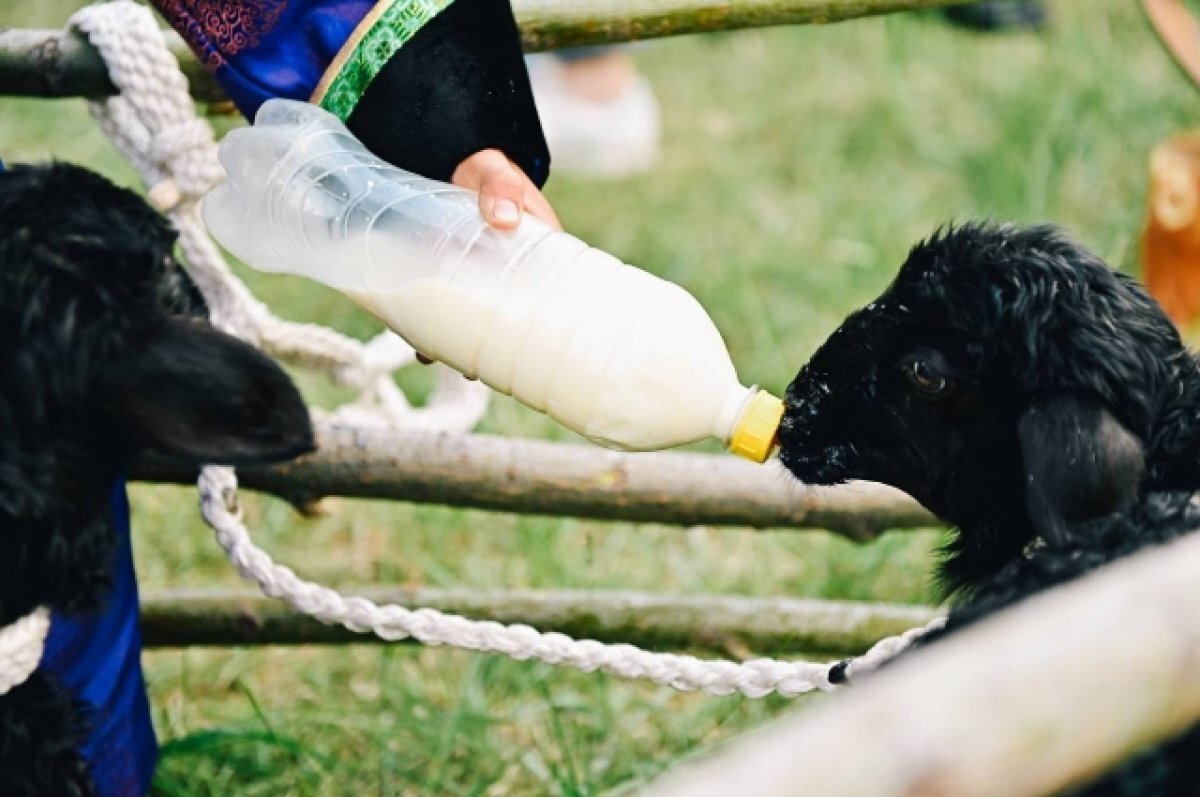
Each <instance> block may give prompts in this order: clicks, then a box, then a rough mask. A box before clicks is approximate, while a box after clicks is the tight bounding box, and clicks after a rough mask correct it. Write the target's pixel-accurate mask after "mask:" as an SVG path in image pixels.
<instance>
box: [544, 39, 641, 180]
mask: <svg viewBox="0 0 1200 797" xmlns="http://www.w3.org/2000/svg"><path fill="white" fill-rule="evenodd" d="M529 77H530V81H531V82H532V84H533V94H534V100H535V102H536V103H537V106H538V115H539V116H540V117H541V121H542V129H543V131H544V132H545V135H546V142H547V144H548V145H549V147H550V158H551V161H552V163H553V169H554V171H559V172H569V173H576V174H588V175H593V176H601V177H620V176H624V175H629V174H636V173H639V172H644V171H648V170H649V169H651V168H652V167H653V166H654V164H655V163H656V162H657V160H658V154H659V140H660V137H661V124H660V119H659V108H658V101H657V100H656V99H655V97H654V91H653V89H651V87H650V84H649V82H648V81H647V80H646V79H645V78H644V77H642V76H641V75H639V74H638V72H637V68H636V67H635V65H634V63H633V59H632V58H631V57H630V56H629V53H628V52H626V51H625V50H624V49H623V48H613V47H587V48H578V49H572V50H563V51H560V52H557V53H554V54H553V55H550V56H533V57H531V58H530V59H529Z"/></svg>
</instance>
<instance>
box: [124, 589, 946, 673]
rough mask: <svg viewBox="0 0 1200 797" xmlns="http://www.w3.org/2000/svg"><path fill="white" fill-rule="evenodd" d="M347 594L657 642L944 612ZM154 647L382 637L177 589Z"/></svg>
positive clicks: (804, 644)
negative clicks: (357, 632)
mask: <svg viewBox="0 0 1200 797" xmlns="http://www.w3.org/2000/svg"><path fill="white" fill-rule="evenodd" d="M343 591H344V592H346V593H347V594H352V595H360V596H363V597H366V598H370V599H371V600H373V601H375V602H376V603H398V604H400V605H403V606H422V607H428V608H432V609H439V610H441V611H444V612H451V613H454V614H461V615H464V616H467V617H470V618H472V619H475V620H494V621H496V622H501V623H524V624H527V625H532V626H534V627H535V628H537V629H538V630H540V631H558V632H560V633H564V634H568V635H570V636H574V637H576V638H587V639H598V640H601V641H604V642H629V643H632V644H637V645H641V646H644V647H648V648H654V649H659V650H664V649H679V648H689V649H705V650H717V651H721V652H722V653H724V654H726V655H728V653H729V652H730V651H731V650H737V651H742V650H746V649H749V650H753V651H755V652H756V653H767V652H773V651H792V652H797V651H802V652H803V653H805V654H807V655H812V654H827V655H829V656H831V657H832V656H836V655H848V654H853V653H860V652H862V651H863V650H865V649H866V648H868V647H870V646H871V645H872V644H874V643H875V642H877V641H878V640H879V639H882V638H883V637H887V636H892V635H894V634H899V633H901V632H903V631H906V630H908V629H909V628H913V627H915V626H919V625H924V624H925V623H927V622H929V620H931V619H932V618H933V616H934V614H935V610H934V609H932V608H929V607H925V606H899V605H894V604H882V603H851V602H842V601H819V600H796V599H789V598H750V597H743V596H713V595H694V596H693V595H656V594H649V593H640V592H622V591H612V590H590V591H535V590H511V591H510V590H505V591H500V590H493V591H487V590H483V591H480V590H473V589H432V588H421V589H404V588H399V587H395V588H385V587H365V588H362V589H345V590H343ZM141 625H142V634H143V636H144V638H145V642H146V645H147V646H148V647H187V646H192V645H214V646H228V645H281V644H282V645H291V644H345V643H348V642H359V643H372V642H379V641H381V640H380V639H379V638H378V637H376V636H374V635H373V634H356V633H353V632H351V631H347V630H346V629H344V628H342V627H340V626H328V625H323V624H321V623H319V622H317V621H316V620H313V619H312V618H310V617H306V616H304V615H301V614H298V613H297V612H295V611H293V610H291V609H289V608H288V607H287V606H285V605H284V604H283V603H281V602H280V601H277V600H273V599H271V598H266V597H263V596H262V595H261V594H259V593H257V592H253V591H248V590H241V591H238V590H221V589H197V590H169V591H163V592H157V593H153V592H152V593H148V594H146V595H144V596H143V598H142V622H141Z"/></svg>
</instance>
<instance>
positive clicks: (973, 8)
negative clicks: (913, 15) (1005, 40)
mask: <svg viewBox="0 0 1200 797" xmlns="http://www.w3.org/2000/svg"><path fill="white" fill-rule="evenodd" d="M944 13H945V15H946V18H947V19H948V20H950V21H951V22H953V23H954V24H956V25H960V26H962V27H964V28H972V29H974V30H985V31H991V30H1012V29H1022V28H1024V29H1030V30H1040V29H1041V28H1043V27H1045V25H1046V6H1045V4H1044V3H1043V2H1042V0H984V1H983V2H979V3H970V4H968V5H963V6H953V7H951V8H947V9H946V10H945V12H944Z"/></svg>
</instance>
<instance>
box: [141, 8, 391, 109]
mask: <svg viewBox="0 0 1200 797" xmlns="http://www.w3.org/2000/svg"><path fill="white" fill-rule="evenodd" d="M153 3H154V5H155V6H156V7H157V8H158V10H159V11H160V12H162V15H163V16H164V17H166V18H167V21H168V22H170V23H171V27H173V28H175V29H176V30H177V31H179V32H180V34H181V35H182V36H183V37H184V38H185V39H186V40H187V42H188V44H189V45H191V48H192V50H193V51H194V52H195V53H196V56H197V57H198V58H199V59H200V60H201V61H202V62H203V63H204V65H205V66H206V67H207V68H208V70H209V71H210V72H212V73H213V76H214V77H215V78H216V79H217V82H218V83H220V84H221V87H222V88H223V89H224V90H225V92H226V93H227V94H228V95H229V98H230V99H231V100H233V102H234V104H235V105H236V106H237V107H238V110H239V111H241V112H242V113H243V114H244V115H245V116H246V118H247V119H253V118H254V112H255V111H257V110H258V106H260V105H262V104H263V103H264V102H266V101H267V100H269V99H271V98H272V97H288V98H290V99H294V100H307V99H309V98H310V97H311V96H312V94H313V91H314V90H315V89H316V88H317V84H318V83H319V82H320V81H321V76H322V75H323V74H324V73H325V69H326V68H327V67H328V66H329V65H330V63H332V62H333V60H334V58H336V57H337V54H338V52H339V51H340V50H341V48H342V45H343V44H345V43H346V42H347V41H348V40H349V39H350V34H351V33H353V32H354V29H355V27H357V25H358V23H359V22H360V21H362V19H363V17H365V16H366V15H367V13H368V12H369V11H370V10H371V8H372V7H373V6H374V5H375V3H374V2H372V0H153Z"/></svg>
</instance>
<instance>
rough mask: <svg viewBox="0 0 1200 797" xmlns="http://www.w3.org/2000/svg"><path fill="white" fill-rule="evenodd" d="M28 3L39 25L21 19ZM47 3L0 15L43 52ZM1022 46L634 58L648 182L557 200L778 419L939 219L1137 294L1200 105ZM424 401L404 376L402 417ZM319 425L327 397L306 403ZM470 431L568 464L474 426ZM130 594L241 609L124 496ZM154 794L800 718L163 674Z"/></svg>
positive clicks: (446, 536)
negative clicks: (1079, 248)
mask: <svg viewBox="0 0 1200 797" xmlns="http://www.w3.org/2000/svg"><path fill="white" fill-rule="evenodd" d="M35 5H36V8H35ZM69 5H70V4H69V3H65V2H59V3H54V2H51V3H37V4H33V3H31V2H18V3H16V4H5V8H4V10H2V11H0V24H18V23H20V24H25V25H34V24H38V25H59V24H61V21H62V20H63V19H65V17H66V15H67V13H68V12H67V10H66V9H67V8H68V6H69ZM1053 9H1054V11H1055V12H1056V20H1055V25H1054V27H1053V29H1052V30H1050V31H1049V32H1047V33H1046V34H1044V35H1041V36H1034V35H1016V36H991V37H988V36H977V35H971V34H966V33H963V32H960V31H956V30H953V29H950V28H947V27H946V26H944V25H943V24H942V23H941V22H940V19H939V18H938V17H937V16H936V15H919V16H905V17H891V18H887V19H876V20H868V21H862V22H854V23H847V24H843V25H838V26H833V27H828V28H805V29H801V28H796V29H780V30H771V31H760V32H746V33H738V34H730V35H719V36H707V37H693V38H686V39H678V40H670V41H662V42H658V43H654V44H652V45H648V46H646V47H644V48H642V49H639V50H638V55H637V57H638V59H639V62H640V63H641V65H642V67H643V68H644V70H645V71H646V73H647V74H648V75H649V76H650V77H651V79H652V80H653V82H654V85H655V86H656V88H657V90H658V92H659V96H660V98H661V100H662V104H663V110H664V118H665V124H666V135H665V138H666V142H667V146H666V153H665V159H664V161H663V163H662V164H661V166H660V167H659V168H658V169H657V170H655V172H654V173H653V174H650V175H647V176H644V177H640V178H637V179H630V180H624V181H620V182H617V183H597V182H590V181H584V180H577V179H571V178H569V177H566V176H556V177H555V178H554V180H553V181H552V182H551V185H550V187H549V195H550V198H551V200H552V201H553V202H554V204H555V206H556V208H557V209H558V211H559V213H560V215H561V216H562V218H563V220H564V222H565V224H566V226H567V228H568V229H569V230H571V231H573V232H574V233H576V234H577V235H579V236H581V237H582V238H584V239H585V240H588V241H590V242H592V243H594V244H596V245H598V246H600V247H603V248H605V249H608V250H609V251H612V252H614V253H615V254H617V255H619V256H621V257H622V258H624V259H626V260H629V261H630V262H633V263H637V264H639V265H642V266H644V267H646V268H649V269H651V270H653V271H656V272H657V273H660V274H662V275H664V276H666V277H668V278H670V279H672V280H676V281H678V282H680V283H682V284H684V285H686V286H687V287H688V288H689V289H690V290H691V291H693V292H694V293H695V294H696V295H697V296H698V297H699V298H700V300H701V301H702V302H703V303H704V304H705V306H706V307H707V308H708V309H709V310H710V312H711V313H712V315H713V317H714V318H715V319H716V321H717V323H718V325H719V326H720V327H721V329H722V330H723V331H724V333H725V334H726V336H727V339H728V341H729V344H730V348H731V350H732V352H733V355H734V357H735V360H736V361H737V362H738V364H739V370H740V372H741V374H742V375H743V376H744V377H746V378H747V379H751V380H755V381H760V382H762V383H763V384H764V385H765V386H767V387H769V388H771V389H773V390H776V391H778V390H781V389H782V388H783V387H784V386H785V385H786V383H787V381H788V380H789V378H790V377H791V375H792V374H793V373H794V371H795V370H796V368H797V367H798V366H799V365H800V363H802V362H803V361H804V359H805V358H806V357H807V356H808V354H809V353H810V352H811V351H812V350H813V348H814V347H815V346H816V345H817V344H819V343H820V341H821V340H822V339H823V338H824V336H825V335H827V334H828V333H829V332H830V331H831V330H832V329H833V328H834V327H835V326H836V324H837V323H838V321H839V320H840V319H841V318H842V317H843V316H844V314H845V313H846V312H847V311H848V310H850V309H851V308H853V307H855V306H856V305H858V304H860V303H862V302H864V301H866V300H868V299H869V298H871V297H872V296H874V295H875V294H876V293H877V292H878V291H879V290H880V289H882V287H883V286H884V285H885V284H886V283H887V281H888V279H889V278H890V276H891V275H892V273H893V272H894V270H895V268H896V266H897V265H898V264H899V262H900V261H901V259H902V258H903V256H904V253H905V252H906V251H907V248H908V247H909V246H910V245H911V244H912V243H913V242H914V241H915V240H916V239H917V238H919V237H921V236H923V235H926V234H928V233H929V232H930V231H931V230H932V229H933V228H934V227H935V226H936V225H938V224H940V223H943V222H945V221H948V220H951V219H964V218H968V217H976V216H991V217H995V218H1002V219H1016V220H1021V221H1034V220H1050V221H1055V222H1059V223H1062V224H1065V225H1066V226H1068V227H1069V228H1070V229H1071V230H1073V231H1074V232H1075V234H1076V235H1078V236H1079V237H1080V238H1082V240H1084V241H1085V242H1086V243H1088V244H1089V245H1090V246H1092V247H1093V248H1095V249H1096V250H1097V251H1098V252H1100V253H1101V254H1102V255H1104V256H1105V257H1106V258H1108V259H1109V261H1110V262H1112V263H1113V264H1114V265H1117V266H1119V267H1122V268H1126V269H1130V270H1136V250H1137V247H1136V244H1137V236H1138V231H1139V226H1140V222H1141V215H1142V208H1143V204H1144V190H1145V182H1146V179H1145V176H1146V161H1147V157H1148V154H1149V151H1150V149H1151V148H1152V147H1153V146H1154V145H1155V144H1156V143H1157V142H1159V141H1161V140H1162V139H1163V138H1165V137H1167V136H1168V135H1170V134H1172V133H1174V132H1176V131H1179V130H1181V129H1185V128H1188V127H1190V126H1193V125H1195V124H1196V121H1197V116H1198V114H1197V112H1198V111H1200V102H1198V99H1200V97H1198V96H1197V94H1196V93H1195V91H1194V90H1193V89H1192V88H1191V87H1190V86H1189V85H1188V84H1187V83H1185V81H1184V80H1183V78H1182V77H1180V76H1179V74H1178V73H1177V71H1176V70H1175V68H1174V66H1173V65H1172V64H1171V63H1170V61H1169V60H1168V58H1167V56H1166V55H1165V53H1164V51H1163V50H1162V49H1161V48H1160V47H1159V46H1158V43H1157V41H1156V39H1155V38H1154V36H1153V34H1152V33H1151V31H1150V29H1149V27H1148V26H1147V25H1146V24H1145V22H1144V21H1143V19H1142V18H1141V16H1140V14H1139V12H1138V11H1137V9H1136V4H1134V3H1132V2H1119V1H1118V0H1090V2H1088V3H1067V2H1060V3H1055V4H1053ZM0 155H2V156H3V157H5V158H7V159H10V160H21V159H34V158H45V157H51V156H53V157H60V158H66V159H71V160H76V161H82V162H86V163H89V164H91V165H92V166H94V167H95V168H97V169H99V170H101V171H103V172H105V173H106V174H109V175H111V176H113V177H114V178H115V179H117V180H119V181H121V182H123V183H126V184H133V181H134V176H133V174H132V172H131V171H130V169H129V168H128V167H126V166H125V165H123V164H122V163H121V161H120V159H119V157H118V156H117V155H116V154H115V153H114V152H113V151H112V150H111V149H110V148H109V147H108V145H107V144H106V143H105V142H104V141H103V139H102V138H101V136H100V134H99V133H98V132H97V131H96V129H95V128H94V126H93V125H92V123H91V122H90V120H89V119H88V117H87V114H86V111H85V109H84V106H83V103H82V102H79V101H60V102H37V101H20V100H0ZM246 276H247V278H248V280H249V282H250V283H251V285H252V287H253V289H254V290H255V291H256V292H257V293H258V295H259V296H261V297H263V298H264V299H266V300H267V301H268V302H269V303H270V304H271V305H272V306H273V307H274V308H275V309H276V311H277V312H279V313H280V314H282V315H285V316H288V317H291V318H297V319H306V320H311V321H317V322H321V323H325V324H330V325H332V326H335V327H337V328H339V329H341V330H344V331H346V332H350V333H352V334H356V335H367V334H370V333H372V332H373V331H375V330H376V328H377V327H376V325H375V323H374V322H373V321H371V320H370V319H369V318H368V317H366V316H365V315H364V314H362V313H359V312H357V311H356V310H354V309H353V307H352V306H351V305H350V304H349V303H348V302H346V301H344V300H342V299H340V298H338V297H337V296H335V295H333V294H332V293H330V292H328V291H323V290H320V289H318V288H316V287H315V286H313V285H309V284H305V283H301V282H298V281H294V280H285V279H280V278H264V277H260V276H258V275H254V274H247V275H246ZM427 378H428V375H427V374H423V373H421V372H419V371H418V372H415V373H413V374H408V375H405V376H404V377H403V379H404V380H405V384H406V385H411V386H413V387H414V388H415V389H416V390H417V391H418V392H420V391H422V390H424V389H426V388H427V382H426V380H427ZM304 385H305V388H306V390H307V392H308V393H309V395H310V396H312V397H313V399H314V400H315V401H319V402H325V403H328V402H330V401H333V400H336V399H337V398H338V397H339V396H338V394H337V392H336V391H334V390H332V389H331V388H329V387H328V386H327V385H324V384H322V383H321V382H320V381H319V380H316V379H312V378H306V379H305V380H304ZM483 428H485V429H486V430H488V431H491V432H497V433H503V434H509V435H531V436H544V437H554V438H564V439H565V438H569V437H570V435H569V434H567V433H565V432H563V431H561V430H560V429H558V428H556V427H554V426H553V425H552V424H551V423H550V422H548V421H546V420H545V419H543V418H541V417H540V416H537V415H535V414H534V413H532V412H529V411H527V410H525V409H523V408H522V407H520V406H518V405H516V404H514V403H513V402H511V401H508V400H497V401H496V402H495V404H494V405H493V408H492V410H491V412H490V413H489V415H488V417H487V419H486V421H485V423H484V427H483ZM133 499H134V504H135V517H136V536H137V555H138V567H139V570H140V573H141V578H142V582H143V584H144V586H145V587H146V588H156V587H164V586H184V585H212V584H229V585H233V584H235V583H236V577H235V576H234V575H233V573H232V570H231V569H230V568H229V567H228V565H227V564H225V562H224V561H223V559H222V558H221V556H220V554H219V553H218V551H217V548H216V546H215V545H214V544H213V543H212V541H211V540H210V538H209V535H208V534H207V532H206V530H205V529H204V527H203V526H202V525H201V524H200V523H199V521H198V520H197V517H196V511H195V508H194V504H195V495H194V491H191V490H185V489H178V488H160V487H145V486H138V487H135V488H134V490H133ZM246 503H247V511H248V515H247V519H248V521H249V524H250V526H251V528H252V529H254V530H255V531H256V532H257V535H258V538H259V540H260V541H261V542H262V543H264V544H265V545H266V547H267V548H268V549H269V550H271V551H272V552H274V553H275V554H277V555H278V557H279V558H280V559H281V560H282V561H285V562H288V563H291V564H293V565H294V566H296V568H297V569H298V570H300V571H301V572H302V573H304V574H306V575H308V576H311V577H315V578H319V579H322V580H326V581H329V582H331V583H334V584H338V583H341V584H362V583H369V582H381V583H382V582H389V583H395V582H403V583H409V584H429V585H471V586H478V587H481V588H482V587H500V586H510V587H623V588H633V589H654V590H663V591H674V592H692V593H698V592H712V593H718V592H720V593H750V594H762V595H776V594H785V595H806V596H822V597H830V598H853V599H863V600H881V599H888V600H899V601H922V600H928V599H929V598H930V590H929V589H928V576H927V573H928V571H929V567H930V563H931V550H932V548H933V547H934V545H935V544H936V534H934V533H931V532H927V533H907V534H901V533H897V534H890V535H887V536H885V537H884V538H883V539H881V540H879V541H878V542H876V543H874V544H872V545H869V546H861V547H860V546H854V545H851V544H849V543H846V542H844V541H842V540H839V539H836V538H834V537H831V536H829V535H825V534H820V533H810V534H793V533H766V534H760V533H750V532H745V531H738V530H719V529H705V528H697V529H689V530H686V531H684V530H678V529H670V528H659V527H653V526H633V525H630V524H602V523H590V522H582V521H576V520H554V519H538V518H518V517H511V516H505V515H495V514H488V513H483V512H474V511H457V510H452V509H445V508H436V507H422V506H403V505H385V504H378V503H367V502H350V501H341V502H335V504H334V512H333V514H332V515H331V516H330V517H327V518H323V519H321V520H317V521H304V520H301V519H299V518H297V517H296V516H294V515H293V514H292V513H291V511H290V509H289V508H288V507H286V506H284V505H282V504H280V503H278V502H274V501H269V500H259V499H255V498H253V497H251V498H248V499H247V502H246ZM147 658H148V663H149V670H148V672H149V679H150V689H151V692H152V698H153V704H154V710H155V720H156V723H157V726H158V729H159V733H160V737H161V739H162V741H163V757H162V765H161V767H160V772H159V776H158V780H157V788H158V789H159V790H160V791H161V793H163V794H169V795H189V796H190V795H228V794H237V795H277V794H283V793H287V794H299V795H342V794H346V795H363V794H380V795H424V794H437V795H440V794H451V795H496V796H497V797H498V796H499V795H534V794H546V793H549V794H561V795H589V794H596V793H598V792H601V791H603V790H604V789H606V788H609V787H612V786H614V785H616V784H618V783H620V782H622V781H624V780H626V779H628V778H631V777H637V776H644V775H648V774H651V773H653V772H656V771H658V770H659V769H661V768H663V767H666V766H668V765H669V764H670V763H671V762H672V761H673V760H675V759H677V758H678V757H679V756H681V755H683V754H685V753H686V752H688V751H690V750H694V749H696V748H698V747H702V746H705V745H710V744H712V743H714V742H716V741H718V740H720V739H722V738H725V737H727V736H729V735H730V734H732V733H735V732H737V731H739V730H742V729H745V728H748V727H750V726H753V725H754V724H756V723H759V722H761V721H763V720H764V719H766V718H768V717H769V716H771V715H773V714H775V713H777V712H778V711H780V710H782V709H784V708H786V707H788V706H793V705H795V703H794V702H789V701H784V700H765V701H750V700H746V699H743V698H740V697H728V698H711V697H706V696H697V695H680V694H675V693H673V692H671V691H669V690H666V689H660V688H657V687H653V686H648V685H644V684H630V683H624V682H620V681H616V680H614V679H611V678H608V677H606V676H598V675H581V674H576V673H569V672H562V671H558V670H553V669H550V668H547V667H543V666H539V665H532V664H521V663H513V662H508V661H501V660H497V659H495V658H488V657H481V656H476V655H471V654H466V653H461V652H453V651H444V650H436V649H414V648H392V649H384V648H376V647H342V648H336V649H257V650H254V649H238V650H221V651H175V652H157V653H152V654H150V655H149V656H148V657H147Z"/></svg>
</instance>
